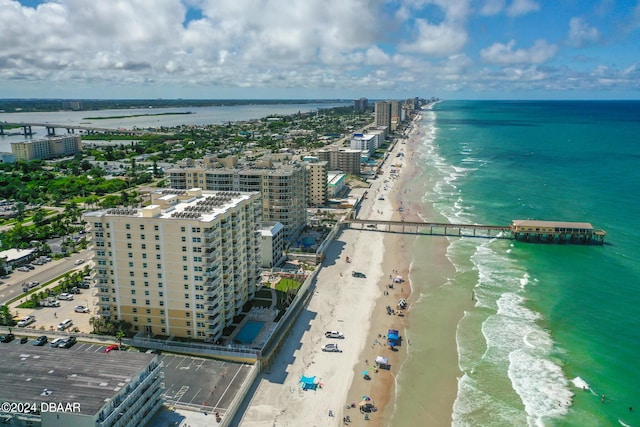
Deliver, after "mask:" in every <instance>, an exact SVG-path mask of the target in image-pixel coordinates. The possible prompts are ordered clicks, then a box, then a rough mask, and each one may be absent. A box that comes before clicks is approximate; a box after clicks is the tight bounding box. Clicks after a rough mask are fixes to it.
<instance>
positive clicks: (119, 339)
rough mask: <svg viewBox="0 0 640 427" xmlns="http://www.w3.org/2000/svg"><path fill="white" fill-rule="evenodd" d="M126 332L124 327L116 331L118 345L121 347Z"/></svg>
mask: <svg viewBox="0 0 640 427" xmlns="http://www.w3.org/2000/svg"><path fill="white" fill-rule="evenodd" d="M124 336H125V335H124V332H123V331H122V329H120V330H118V332H116V339H117V340H118V345H119V346H120V347H122V338H124Z"/></svg>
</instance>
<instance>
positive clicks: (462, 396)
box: [399, 101, 640, 426]
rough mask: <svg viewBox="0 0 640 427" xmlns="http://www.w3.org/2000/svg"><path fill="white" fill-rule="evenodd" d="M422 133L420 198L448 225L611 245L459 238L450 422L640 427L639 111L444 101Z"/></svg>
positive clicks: (452, 250)
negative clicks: (532, 227)
mask: <svg viewBox="0 0 640 427" xmlns="http://www.w3.org/2000/svg"><path fill="white" fill-rule="evenodd" d="M421 126H422V127H423V130H424V135H425V136H424V137H423V141H422V145H421V147H420V149H419V156H417V157H418V159H419V160H416V161H417V162H420V166H421V167H422V169H423V170H424V174H423V180H424V181H425V182H426V181H428V182H430V183H431V184H430V185H428V186H427V187H426V188H428V190H427V191H426V194H425V195H424V202H425V204H429V205H431V206H433V207H434V208H435V210H436V212H437V213H438V214H439V215H441V216H443V217H445V218H446V219H448V220H449V221H450V222H456V223H460V222H465V223H478V224H497V225H506V224H509V223H510V222H511V220H512V219H528V218H531V219H541V220H559V221H580V222H590V223H592V224H593V225H594V227H596V228H602V229H604V230H606V232H607V236H606V239H605V242H606V243H605V245H604V246H577V245H550V244H527V243H520V242H513V241H510V240H501V239H471V238H467V239H452V240H451V244H450V246H449V249H448V256H449V258H450V260H451V261H452V263H453V264H454V266H455V269H456V272H455V274H454V275H453V277H451V278H450V280H449V283H448V284H447V286H450V287H451V288H452V289H455V288H456V287H462V288H465V287H466V289H473V290H474V292H475V296H476V303H475V307H473V308H472V309H471V310H469V311H467V312H466V314H465V315H464V317H463V319H462V320H461V321H460V323H459V324H458V328H457V347H458V355H459V366H460V369H461V371H462V372H463V375H462V377H461V378H460V380H459V382H458V392H457V398H456V402H455V405H454V408H453V409H452V418H453V424H454V425H461V426H462V425H487V426H493V425H495V426H502V425H504V426H511V425H514V426H520V425H532V426H533V425H549V426H609V425H611V426H615V425H629V426H640V369H639V366H638V361H639V360H640V316H639V314H640V293H639V292H638V288H639V287H640V102H628V101H607V102H600V101H501V102H500V101H490V102H487V101H469V102H468V101H464V102H463V101H445V102H440V103H438V104H436V105H435V106H434V107H433V109H432V110H431V111H425V113H424V116H423V120H422V122H421ZM431 187H433V188H431ZM416 261H417V260H416V259H414V264H415V263H416ZM411 281H412V285H413V286H414V289H415V287H416V286H417V287H418V289H417V290H418V292H420V289H419V283H418V282H419V277H411ZM416 283H417V285H416ZM416 309H417V310H419V309H420V304H419V303H418V304H416ZM415 314H417V313H412V318H415ZM418 316H420V315H419V314H418ZM413 324H415V322H413V321H412V325H413ZM411 333H412V339H411V340H412V343H413V342H414V341H415V342H416V343H418V345H419V343H420V341H419V337H417V336H416V335H419V331H418V330H417V329H416V328H415V327H413V329H412V330H411ZM412 363H423V362H421V361H420V360H412V359H411V357H410V358H409V360H408V362H407V365H408V366H407V369H408V370H409V371H411V370H412V368H411V366H410V365H411V364H412ZM403 369H404V368H403ZM414 371H416V370H415V369H414ZM414 381H416V380H415V379H414ZM399 385H400V391H399V397H400V398H401V399H403V398H404V399H405V401H404V403H403V405H404V409H403V410H407V413H411V412H412V411H411V408H410V407H408V406H407V405H408V404H407V403H406V398H410V397H409V396H406V395H403V392H407V390H408V387H403V383H402V375H401V376H400V383H399ZM426 386H427V387H428V385H426ZM602 395H604V396H605V397H604V402H603V401H602V400H603V399H602ZM414 399H415V398H414ZM415 400H416V405H419V399H415ZM409 406H410V405H409ZM630 407H633V410H630ZM399 424H401V423H399Z"/></svg>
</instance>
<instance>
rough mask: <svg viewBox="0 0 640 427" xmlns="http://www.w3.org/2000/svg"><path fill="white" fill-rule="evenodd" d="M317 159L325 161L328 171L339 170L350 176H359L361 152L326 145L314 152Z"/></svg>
mask: <svg viewBox="0 0 640 427" xmlns="http://www.w3.org/2000/svg"><path fill="white" fill-rule="evenodd" d="M316 154H317V155H318V158H319V159H320V160H322V161H326V162H327V164H328V167H329V170H340V171H342V172H344V173H348V174H351V175H360V170H361V169H360V164H361V162H362V151H360V150H353V149H351V148H342V147H339V146H337V145H328V146H326V147H325V148H321V149H319V150H317V151H316Z"/></svg>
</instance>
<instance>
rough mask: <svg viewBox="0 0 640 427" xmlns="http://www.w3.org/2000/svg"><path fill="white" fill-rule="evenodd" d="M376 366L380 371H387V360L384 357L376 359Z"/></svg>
mask: <svg viewBox="0 0 640 427" xmlns="http://www.w3.org/2000/svg"><path fill="white" fill-rule="evenodd" d="M376 364H377V365H378V366H379V367H380V368H381V369H389V359H387V358H386V357H382V356H378V357H376Z"/></svg>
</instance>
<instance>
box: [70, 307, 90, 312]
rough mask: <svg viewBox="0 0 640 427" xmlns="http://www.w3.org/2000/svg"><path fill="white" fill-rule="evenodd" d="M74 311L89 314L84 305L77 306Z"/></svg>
mask: <svg viewBox="0 0 640 427" xmlns="http://www.w3.org/2000/svg"><path fill="white" fill-rule="evenodd" d="M73 311H75V312H76V313H88V312H89V308H88V307H85V306H84V305H76V306H75V307H74V309H73Z"/></svg>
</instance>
